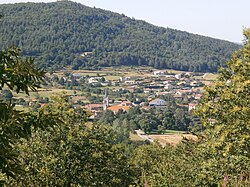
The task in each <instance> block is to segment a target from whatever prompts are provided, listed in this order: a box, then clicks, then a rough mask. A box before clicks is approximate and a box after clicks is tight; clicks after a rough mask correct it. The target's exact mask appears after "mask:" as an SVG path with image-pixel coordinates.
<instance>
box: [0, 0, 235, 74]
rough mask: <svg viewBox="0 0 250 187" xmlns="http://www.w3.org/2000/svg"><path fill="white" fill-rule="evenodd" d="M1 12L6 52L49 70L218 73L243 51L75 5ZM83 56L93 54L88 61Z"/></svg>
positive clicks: (21, 7)
mask: <svg viewBox="0 0 250 187" xmlns="http://www.w3.org/2000/svg"><path fill="white" fill-rule="evenodd" d="M0 12H1V13H2V14H3V15H4V17H3V18H2V20H1V28H0V33H1V35H0V47H1V48H3V47H4V48H6V47H8V46H12V45H14V46H18V47H19V48H21V49H22V51H23V54H24V55H27V56H33V57H36V59H37V62H38V64H39V65H41V66H43V67H46V68H48V67H53V68H61V67H63V66H68V65H71V66H72V67H73V69H78V68H96V67H99V66H111V65H139V66H140V65H149V66H152V67H156V68H173V69H179V70H188V71H217V68H218V66H223V65H224V62H225V61H226V60H228V59H229V57H230V55H231V53H232V52H233V51H235V50H236V49H238V48H239V45H237V44H234V43H230V42H227V41H222V40H217V39H212V38H209V37H203V36H199V35H194V34H190V33H187V32H182V31H177V30H174V29H170V28H162V27H156V26H153V25H151V24H148V23H146V22H144V21H139V20H135V19H131V18H129V17H126V16H125V15H120V14H117V13H113V12H110V11H105V10H101V9H97V8H89V7H86V6H84V5H81V4H78V3H74V2H69V1H60V2H54V3H36V4H35V3H25V4H24V3H20V4H12V5H10V4H6V5H0ZM9 33H11V34H9ZM83 52H92V54H90V55H86V56H85V57H82V56H81V54H83Z"/></svg>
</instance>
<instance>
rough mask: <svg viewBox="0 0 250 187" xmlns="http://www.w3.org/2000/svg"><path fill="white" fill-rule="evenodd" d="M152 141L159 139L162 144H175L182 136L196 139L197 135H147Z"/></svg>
mask: <svg viewBox="0 0 250 187" xmlns="http://www.w3.org/2000/svg"><path fill="white" fill-rule="evenodd" d="M149 137H150V138H152V139H154V141H157V140H158V141H159V143H160V144H161V145H162V146H165V145H166V144H170V145H177V144H178V143H180V142H181V140H182V139H183V138H187V139H192V140H197V137H196V136H194V135H192V134H164V135H149Z"/></svg>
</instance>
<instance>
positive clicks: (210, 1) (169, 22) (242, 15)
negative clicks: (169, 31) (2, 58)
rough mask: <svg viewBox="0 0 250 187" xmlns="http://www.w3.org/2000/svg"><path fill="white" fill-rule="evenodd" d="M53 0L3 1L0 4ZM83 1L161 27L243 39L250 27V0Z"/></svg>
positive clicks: (224, 37) (231, 38) (217, 36)
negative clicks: (244, 29) (245, 29)
mask: <svg viewBox="0 0 250 187" xmlns="http://www.w3.org/2000/svg"><path fill="white" fill-rule="evenodd" d="M27 1H31V2H52V1H53V0H0V3H1V4H3V3H15V2H27ZM74 1H76V2H79V3H81V4H84V5H87V6H90V7H94V6H95V7H96V8H102V9H106V10H110V11H113V12H117V13H123V14H125V15H126V16H129V17H134V18H135V19H142V20H145V21H147V22H149V23H152V24H154V25H157V26H163V27H169V28H173V29H178V30H182V31H187V32H191V33H195V34H200V35H205V36H211V37H213V38H219V39H224V40H229V41H232V42H242V40H243V35H242V30H243V28H247V27H250V9H249V8H250V0H74Z"/></svg>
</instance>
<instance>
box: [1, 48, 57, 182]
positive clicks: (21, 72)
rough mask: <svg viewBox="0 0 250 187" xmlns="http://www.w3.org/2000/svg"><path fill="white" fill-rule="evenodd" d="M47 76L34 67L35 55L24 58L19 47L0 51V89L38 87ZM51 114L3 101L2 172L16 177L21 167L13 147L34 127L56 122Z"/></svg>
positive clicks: (24, 89) (28, 135)
mask: <svg viewBox="0 0 250 187" xmlns="http://www.w3.org/2000/svg"><path fill="white" fill-rule="evenodd" d="M43 77H44V72H43V71H42V70H39V69H37V68H35V66H34V63H33V60H32V59H26V60H22V59H21V58H20V57H19V50H17V49H9V50H6V51H1V52H0V89H3V87H4V86H5V85H7V86H8V87H9V89H10V90H12V91H16V92H19V91H20V90H21V91H25V92H26V93H27V94H28V93H29V88H30V89H31V90H36V89H37V88H38V87H39V86H40V83H41V82H42V80H43ZM56 123H57V119H55V118H54V116H53V115H51V114H40V113H38V114H37V115H36V114H32V113H24V112H21V111H17V110H15V108H14V104H10V103H9V104H7V103H5V102H3V101H0V132H1V133H0V173H2V174H5V175H6V176H7V177H15V175H16V174H17V173H19V172H20V171H21V166H20V162H19V160H18V158H17V156H18V152H17V150H16V149H15V148H14V146H15V145H16V143H17V142H18V141H19V140H20V139H21V138H26V139H28V138H29V137H30V136H31V128H32V127H34V128H42V129H45V128H46V126H49V125H52V124H56Z"/></svg>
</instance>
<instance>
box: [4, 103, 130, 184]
mask: <svg viewBox="0 0 250 187" xmlns="http://www.w3.org/2000/svg"><path fill="white" fill-rule="evenodd" d="M65 101H67V100H65V99H62V98H61V99H60V98H59V99H56V101H54V102H53V103H50V104H48V105H47V106H45V107H44V108H42V109H41V112H43V113H47V112H48V111H49V112H56V113H57V116H58V118H60V120H61V123H60V125H58V126H55V127H53V128H51V129H48V130H47V131H41V130H38V131H36V132H33V136H32V138H31V139H30V140H29V141H26V140H24V141H22V143H20V144H19V145H18V147H17V148H18V150H20V157H19V159H20V160H21V161H22V164H23V166H24V168H25V172H24V173H21V174H20V175H18V176H17V179H16V180H12V181H9V185H14V186H128V185H129V184H130V183H131V182H132V178H133V175H132V173H133V169H132V168H131V167H130V165H129V163H128V158H127V156H126V154H124V151H125V147H124V146H123V145H121V144H116V143H115V142H116V135H115V133H114V131H112V130H111V129H110V128H107V127H105V126H93V127H90V128H87V127H86V126H85V122H86V119H87V116H88V114H87V113H86V112H85V111H84V110H81V109H75V108H74V107H73V106H72V104H70V103H68V102H65Z"/></svg>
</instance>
